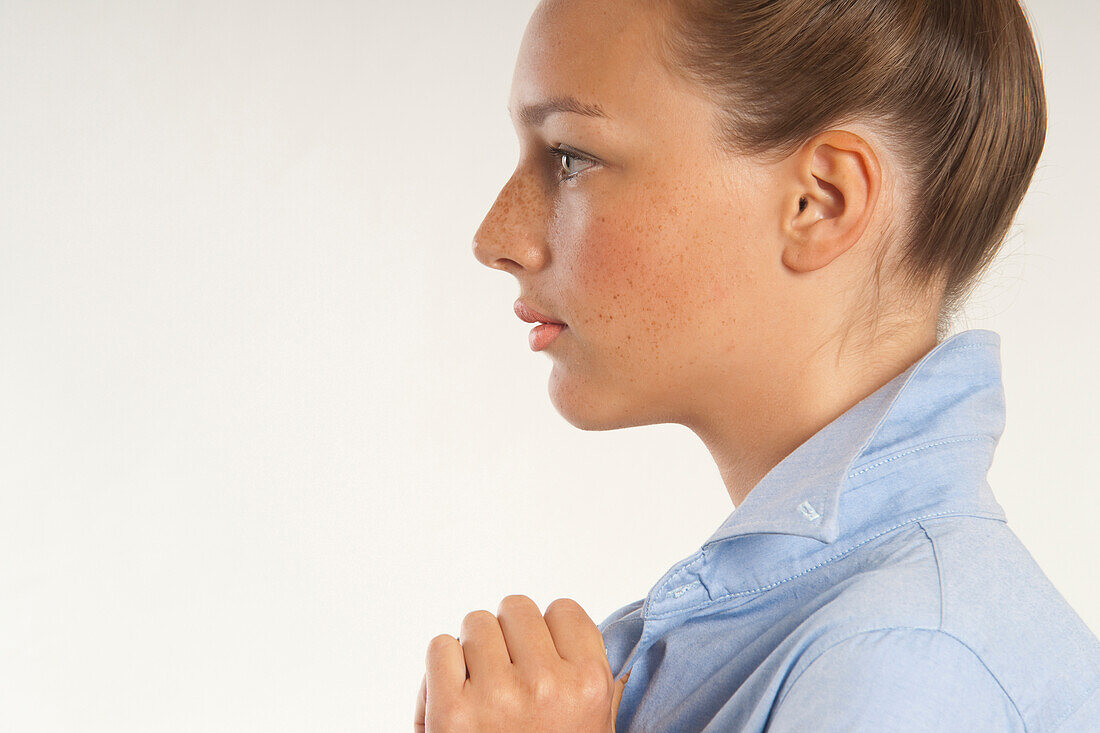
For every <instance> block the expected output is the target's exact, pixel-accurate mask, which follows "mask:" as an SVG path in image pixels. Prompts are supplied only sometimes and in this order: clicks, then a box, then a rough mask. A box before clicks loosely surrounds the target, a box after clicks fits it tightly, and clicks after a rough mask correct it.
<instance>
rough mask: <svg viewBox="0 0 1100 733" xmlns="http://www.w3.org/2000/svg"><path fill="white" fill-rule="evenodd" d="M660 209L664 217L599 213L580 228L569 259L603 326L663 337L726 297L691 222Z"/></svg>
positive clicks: (648, 208) (673, 211)
mask: <svg viewBox="0 0 1100 733" xmlns="http://www.w3.org/2000/svg"><path fill="white" fill-rule="evenodd" d="M654 210H655V208H654V206H653V205H648V206H646V207H642V208H641V209H640V211H654ZM665 210H666V211H667V213H666V214H665V215H664V216H663V217H657V216H655V215H653V214H636V213H634V211H633V210H632V211H624V212H619V213H616V214H614V215H612V214H609V213H605V214H603V215H600V216H597V217H594V218H593V219H592V220H591V221H590V223H589V226H588V227H586V231H585V233H584V235H583V238H582V239H581V242H582V244H581V245H580V247H579V249H578V251H577V253H578V256H577V257H576V258H575V259H574V266H575V267H576V271H575V273H574V275H575V281H576V283H577V285H578V287H579V288H580V292H581V293H583V297H584V300H585V301H586V302H587V304H588V306H589V309H590V310H589V312H590V313H591V314H592V315H593V317H598V318H599V319H600V320H602V321H604V322H605V323H604V325H606V326H611V327H614V326H617V325H618V324H620V323H621V324H623V325H624V326H625V325H626V324H630V326H631V328H632V329H636V330H640V331H641V332H643V333H649V334H652V335H654V336H657V335H658V334H660V335H662V336H663V337H667V335H668V333H667V332H668V331H669V330H670V329H673V330H678V329H690V328H691V325H692V323H693V322H697V321H699V320H700V316H703V315H704V314H703V312H702V311H703V310H704V309H705V308H706V307H707V305H706V304H707V302H708V301H714V300H724V299H726V298H727V297H728V296H729V287H728V285H726V284H724V283H723V282H722V281H721V277H720V275H718V273H716V271H715V270H716V268H715V266H714V265H715V264H717V263H714V262H713V261H712V259H711V255H710V253H709V252H707V251H706V248H707V247H708V244H707V242H706V240H705V237H704V236H703V235H702V233H701V232H699V231H698V230H696V229H694V227H693V226H692V225H691V224H690V223H689V222H691V221H692V219H691V218H690V217H685V218H681V217H682V214H681V213H680V212H678V211H676V209H675V207H671V208H669V207H668V206H667V205H666V209H665ZM721 266H722V267H724V264H723V265H721Z"/></svg>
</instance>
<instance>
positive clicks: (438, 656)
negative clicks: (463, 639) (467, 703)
mask: <svg viewBox="0 0 1100 733" xmlns="http://www.w3.org/2000/svg"><path fill="white" fill-rule="evenodd" d="M425 666H426V667H427V672H426V673H425V675H424V701H425V703H424V717H425V719H427V718H429V717H431V708H433V707H441V708H443V709H446V708H448V707H450V706H451V705H452V703H453V702H454V701H456V700H457V699H458V697H459V696H460V695H461V694H462V686H463V685H464V684H465V683H466V662H465V661H464V660H463V657H462V646H461V645H460V644H459V643H458V639H456V638H454V637H453V636H451V635H450V634H440V635H438V636H436V637H434V638H433V639H432V640H431V641H430V642H429V643H428V654H427V658H426V659H425Z"/></svg>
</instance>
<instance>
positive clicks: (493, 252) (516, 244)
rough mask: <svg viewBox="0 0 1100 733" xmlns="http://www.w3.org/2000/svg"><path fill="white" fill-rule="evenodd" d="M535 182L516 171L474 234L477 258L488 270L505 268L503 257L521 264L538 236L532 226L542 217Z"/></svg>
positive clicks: (475, 255) (474, 248) (474, 247)
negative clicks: (501, 260)
mask: <svg viewBox="0 0 1100 733" xmlns="http://www.w3.org/2000/svg"><path fill="white" fill-rule="evenodd" d="M536 185H537V184H536V183H535V182H533V181H531V180H530V176H529V175H523V174H522V173H521V172H520V171H518V170H517V171H516V172H515V173H514V174H513V175H512V177H511V178H509V179H508V182H507V183H505V184H504V187H503V188H501V190H500V193H498V194H497V198H496V200H495V201H494V202H493V205H492V206H491V207H490V208H489V212H488V213H487V214H486V215H485V218H484V219H483V220H482V221H481V225H480V226H479V227H478V228H477V232H476V233H475V234H474V241H473V250H474V257H476V258H477V260H478V262H480V263H481V264H483V265H485V266H486V267H493V268H495V269H503V268H501V267H500V266H499V265H498V264H495V263H497V262H498V261H499V260H500V259H502V258H507V259H511V260H515V261H520V260H521V259H523V257H524V254H523V253H524V252H527V251H529V250H530V248H531V246H532V240H531V238H532V237H533V236H536V234H535V227H533V226H532V225H533V223H534V222H535V221H536V220H537V217H538V216H539V207H540V202H539V196H538V192H537V190H536Z"/></svg>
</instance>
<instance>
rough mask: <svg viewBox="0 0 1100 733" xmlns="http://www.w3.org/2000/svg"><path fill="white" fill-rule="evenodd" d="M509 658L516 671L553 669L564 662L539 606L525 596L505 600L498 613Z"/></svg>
mask: <svg viewBox="0 0 1100 733" xmlns="http://www.w3.org/2000/svg"><path fill="white" fill-rule="evenodd" d="M497 619H498V620H499V621H500V628H501V631H502V632H503V633H504V640H505V642H507V644H508V654H509V655H510V656H511V658H512V663H513V664H515V665H516V666H517V667H521V668H523V667H527V668H530V667H533V666H543V667H545V666H551V665H554V664H557V663H560V662H561V659H560V657H559V656H558V650H557V648H555V646H554V639H553V637H551V635H550V629H549V628H547V626H546V620H545V619H544V618H543V617H542V612H541V611H540V610H539V607H538V604H536V603H535V602H534V601H533V600H531V599H530V598H528V597H527V596H523V595H512V596H505V597H504V600H502V601H501V602H500V607H499V608H498V609H497Z"/></svg>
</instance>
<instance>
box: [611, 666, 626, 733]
mask: <svg viewBox="0 0 1100 733" xmlns="http://www.w3.org/2000/svg"><path fill="white" fill-rule="evenodd" d="M629 679H630V672H627V673H626V674H625V675H623V676H622V678H620V679H619V681H618V682H616V683H615V692H613V693H612V695H611V726H612V727H611V730H612V731H614V730H615V724H616V722H617V721H618V718H619V702H620V701H621V700H622V699H623V688H624V687H626V681H627V680H629Z"/></svg>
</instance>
